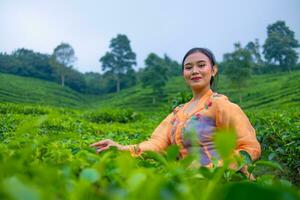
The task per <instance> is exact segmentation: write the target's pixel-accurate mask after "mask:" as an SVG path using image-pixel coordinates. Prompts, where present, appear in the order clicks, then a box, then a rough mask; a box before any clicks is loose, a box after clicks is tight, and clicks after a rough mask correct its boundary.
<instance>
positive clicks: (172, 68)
mask: <svg viewBox="0 0 300 200" xmlns="http://www.w3.org/2000/svg"><path fill="white" fill-rule="evenodd" d="M163 60H164V62H165V64H166V66H167V68H168V76H169V77H171V76H180V75H181V74H182V72H181V65H180V64H179V63H178V62H177V61H175V60H172V59H171V58H170V57H169V56H168V55H167V54H165V55H164V58H163Z"/></svg>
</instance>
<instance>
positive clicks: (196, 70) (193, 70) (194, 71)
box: [192, 66, 199, 74]
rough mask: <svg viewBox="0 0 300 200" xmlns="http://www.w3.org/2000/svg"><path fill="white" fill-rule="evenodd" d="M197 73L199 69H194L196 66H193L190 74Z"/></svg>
mask: <svg viewBox="0 0 300 200" xmlns="http://www.w3.org/2000/svg"><path fill="white" fill-rule="evenodd" d="M198 73H199V68H198V67H196V66H194V67H193V68H192V74H198Z"/></svg>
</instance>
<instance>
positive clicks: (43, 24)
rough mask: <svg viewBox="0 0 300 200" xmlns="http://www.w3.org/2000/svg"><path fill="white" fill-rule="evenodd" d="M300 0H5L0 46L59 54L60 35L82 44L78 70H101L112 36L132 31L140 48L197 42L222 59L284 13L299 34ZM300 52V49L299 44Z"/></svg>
mask: <svg viewBox="0 0 300 200" xmlns="http://www.w3.org/2000/svg"><path fill="white" fill-rule="evenodd" d="M299 10H300V0H151V1H150V0H148V1H146V0H85V1H84V0H64V1H63V0H48V1H47V0H39V1H38V0H0V52H2V53H3V52H6V53H11V52H13V51H14V50H16V49H18V48H27V49H31V50H34V51H36V52H40V53H47V54H52V52H53V49H54V48H55V47H56V46H57V45H59V44H60V43H61V42H66V43H69V44H70V45H71V46H72V47H73V48H74V50H75V55H76V57H77V61H76V63H75V64H74V67H75V69H77V70H79V71H81V72H90V71H93V72H101V64H100V63H99V58H100V57H102V56H103V55H104V54H105V52H107V51H109V50H110V49H109V44H110V40H111V39H112V38H114V37H116V35H117V34H125V35H127V37H128V38H129V40H130V42H131V43H130V44H131V47H132V50H133V51H134V52H135V53H136V55H137V66H136V67H135V69H138V68H140V67H144V60H145V59H146V57H147V56H148V54H149V53H151V52H153V53H156V54H158V55H159V56H163V55H164V54H167V55H168V56H170V57H171V58H172V59H174V60H177V61H178V62H181V59H182V57H183V56H184V54H185V53H186V52H187V51H188V50H189V49H190V48H193V47H206V48H209V49H210V50H212V52H213V53H214V54H215V56H216V59H217V61H221V60H222V57H223V54H224V53H228V52H231V51H233V49H234V47H233V44H234V43H235V42H241V44H242V45H243V46H244V45H246V44H247V43H248V42H249V41H254V39H255V38H258V39H259V42H260V44H261V45H262V44H263V43H264V41H265V40H266V37H267V26H268V25H269V24H272V23H275V22H276V21H278V20H284V21H285V22H286V24H287V26H288V27H289V28H290V29H291V30H292V31H294V32H295V37H296V39H297V40H298V41H300V12H299ZM297 52H298V53H300V50H299V49H298V50H297Z"/></svg>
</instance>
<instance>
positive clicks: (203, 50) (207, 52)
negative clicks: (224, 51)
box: [181, 47, 216, 85]
mask: <svg viewBox="0 0 300 200" xmlns="http://www.w3.org/2000/svg"><path fill="white" fill-rule="evenodd" d="M197 52H200V53H203V54H204V55H206V56H207V57H208V59H209V60H210V63H211V66H212V67H213V66H215V65H216V59H215V56H214V54H213V53H212V52H211V51H210V50H209V49H207V48H199V47H195V48H192V49H190V50H189V51H188V52H187V53H186V54H185V55H184V57H183V59H182V63H181V72H182V73H183V69H184V61H185V59H186V58H187V57H188V56H189V55H191V54H193V53H197ZM213 82H214V77H213V76H212V77H211V79H210V85H212V84H213Z"/></svg>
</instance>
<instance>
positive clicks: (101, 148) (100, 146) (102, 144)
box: [90, 139, 127, 153]
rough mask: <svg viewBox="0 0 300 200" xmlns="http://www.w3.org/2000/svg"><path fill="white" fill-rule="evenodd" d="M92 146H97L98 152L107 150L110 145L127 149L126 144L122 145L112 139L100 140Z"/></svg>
mask: <svg viewBox="0 0 300 200" xmlns="http://www.w3.org/2000/svg"><path fill="white" fill-rule="evenodd" d="M90 146H91V147H95V148H96V151H97V153H99V152H101V151H105V150H107V149H109V147H117V148H118V149H119V150H127V147H126V146H123V145H120V144H118V143H116V142H115V141H113V140H110V139H105V140H101V141H99V142H96V143H94V144H91V145H90Z"/></svg>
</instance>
